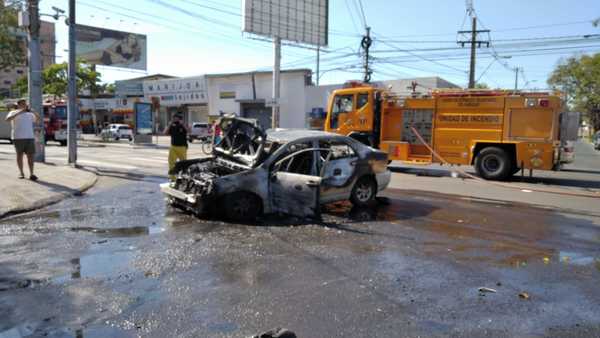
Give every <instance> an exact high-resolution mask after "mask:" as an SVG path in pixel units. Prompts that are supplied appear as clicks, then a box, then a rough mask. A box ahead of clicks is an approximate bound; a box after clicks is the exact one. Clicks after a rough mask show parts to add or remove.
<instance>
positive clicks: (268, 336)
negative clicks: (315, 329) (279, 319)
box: [252, 328, 297, 338]
mask: <svg viewBox="0 0 600 338" xmlns="http://www.w3.org/2000/svg"><path fill="white" fill-rule="evenodd" d="M252 338H297V336H296V334H295V333H294V332H292V331H290V330H287V329H282V328H277V329H273V330H269V331H267V332H265V333H261V334H259V335H257V336H253V337H252Z"/></svg>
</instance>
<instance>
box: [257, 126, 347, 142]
mask: <svg viewBox="0 0 600 338" xmlns="http://www.w3.org/2000/svg"><path fill="white" fill-rule="evenodd" d="M303 138H329V139H340V140H342V139H343V140H346V139H347V138H346V137H345V136H342V135H339V134H334V133H329V132H326V131H320V130H307V129H269V130H267V140H269V141H271V142H277V143H282V144H284V143H289V142H292V141H296V140H300V139H303Z"/></svg>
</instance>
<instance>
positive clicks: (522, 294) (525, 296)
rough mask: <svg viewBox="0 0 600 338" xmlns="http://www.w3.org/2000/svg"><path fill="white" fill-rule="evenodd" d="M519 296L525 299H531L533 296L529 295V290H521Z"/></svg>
mask: <svg viewBox="0 0 600 338" xmlns="http://www.w3.org/2000/svg"><path fill="white" fill-rule="evenodd" d="M519 298H521V299H524V300H530V299H531V297H530V296H529V294H528V293H527V292H521V293H519Z"/></svg>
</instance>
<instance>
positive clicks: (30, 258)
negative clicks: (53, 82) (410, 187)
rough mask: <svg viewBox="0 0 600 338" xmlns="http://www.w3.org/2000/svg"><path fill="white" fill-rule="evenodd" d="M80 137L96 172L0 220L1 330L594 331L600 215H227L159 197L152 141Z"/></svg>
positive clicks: (456, 201)
mask: <svg viewBox="0 0 600 338" xmlns="http://www.w3.org/2000/svg"><path fill="white" fill-rule="evenodd" d="M193 147H194V146H193ZM56 148H57V149H51V148H50V147H49V150H48V154H49V157H53V156H57V157H60V158H62V154H61V153H60V152H63V151H64V149H63V148H58V147H56ZM4 149H6V148H0V151H3V150H4ZM81 150H82V153H81V155H80V159H81V161H82V162H83V161H88V165H92V164H93V162H100V163H101V165H98V167H99V169H100V170H101V176H100V180H99V183H98V184H97V186H96V187H95V188H93V189H92V190H90V191H88V192H87V193H86V194H85V195H83V196H81V197H76V198H72V199H68V200H65V201H63V202H61V203H59V204H56V205H53V206H50V207H48V208H45V209H43V210H39V211H36V212H32V213H29V214H24V215H19V216H15V217H12V218H8V219H3V220H0V338H13V337H29V336H45V337H138V336H143V337H146V336H147V337H248V336H251V335H253V334H257V333H259V332H263V331H266V330H268V329H271V328H274V327H286V328H288V329H291V330H293V331H295V332H296V333H297V334H298V337H418V336H421V337H482V336H486V337H598V336H600V317H599V316H598V313H600V289H599V288H598V281H599V279H600V227H599V226H600V217H595V216H593V215H589V214H583V213H581V214H580V213H576V212H571V211H569V212H567V211H562V210H560V209H555V210H548V209H540V208H532V207H530V206H527V205H524V204H517V203H507V202H495V201H487V202H483V201H474V200H472V199H461V198H457V197H456V196H452V195H443V194H439V193H431V192H423V191H407V190H396V189H389V190H387V191H386V192H385V193H384V195H385V196H386V197H387V198H386V199H383V200H382V201H381V203H379V204H378V205H377V206H373V207H372V208H368V209H352V208H351V207H350V206H349V205H347V204H343V203H341V204H335V205H330V206H328V207H327V209H326V212H325V215H324V218H323V220H322V221H319V222H315V221H306V220H304V221H303V220H298V219H291V218H279V217H270V218H266V219H264V220H262V221H261V222H260V223H258V224H231V223H225V222H221V221H219V220H201V219H197V218H195V217H193V216H190V215H186V214H182V213H181V212H179V211H177V210H172V209H170V208H168V207H166V206H165V203H164V201H163V198H162V196H161V194H160V192H159V190H158V186H157V184H158V183H159V182H162V181H163V180H164V178H163V177H164V167H165V165H166V160H165V158H163V157H162V156H163V154H162V153H160V152H164V151H165V150H163V149H145V148H143V149H136V150H135V151H136V154H135V155H132V153H131V149H130V148H129V146H126V145H119V146H115V147H110V148H108V149H107V148H82V149H81ZM137 151H139V153H138V152H137ZM192 151H195V150H194V148H192ZM157 152H158V153H157ZM138 154H139V155H138ZM591 155H595V154H591ZM134 157H135V158H140V159H144V161H146V162H141V161H142V160H137V159H134ZM128 158H129V161H128V160H127V159H128ZM159 161H162V162H159ZM140 163H141V164H140ZM153 163H154V164H153ZM592 165H593V163H592ZM123 166H131V167H136V168H135V169H132V168H127V167H123ZM577 168H579V167H577ZM593 169H594V168H590V170H593ZM578 170H580V169H578ZM581 174H584V173H581ZM457 184H460V183H457ZM480 287H487V288H491V289H494V291H496V292H483V293H482V292H479V288H480ZM519 295H521V296H519Z"/></svg>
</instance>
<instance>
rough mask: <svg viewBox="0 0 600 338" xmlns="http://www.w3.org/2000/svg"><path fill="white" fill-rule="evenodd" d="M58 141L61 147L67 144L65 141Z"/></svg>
mask: <svg viewBox="0 0 600 338" xmlns="http://www.w3.org/2000/svg"><path fill="white" fill-rule="evenodd" d="M58 143H60V146H61V147H66V146H67V141H66V140H65V141H58Z"/></svg>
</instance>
